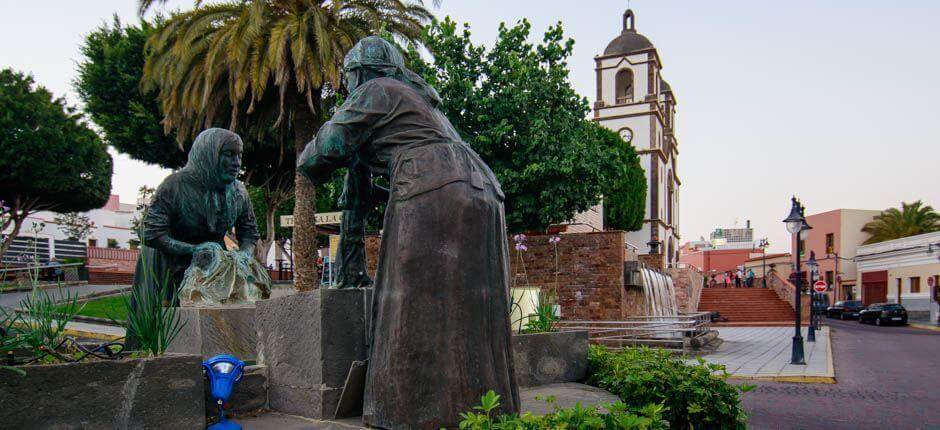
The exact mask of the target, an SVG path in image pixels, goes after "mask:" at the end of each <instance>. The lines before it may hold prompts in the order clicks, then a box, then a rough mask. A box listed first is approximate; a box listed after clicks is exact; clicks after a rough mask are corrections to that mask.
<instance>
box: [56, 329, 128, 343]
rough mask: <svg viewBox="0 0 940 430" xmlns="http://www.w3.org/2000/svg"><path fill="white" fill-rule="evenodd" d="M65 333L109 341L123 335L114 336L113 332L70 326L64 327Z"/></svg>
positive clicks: (121, 337) (120, 337)
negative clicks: (77, 328)
mask: <svg viewBox="0 0 940 430" xmlns="http://www.w3.org/2000/svg"><path fill="white" fill-rule="evenodd" d="M65 334H66V335H68V336H72V337H75V338H84V339H95V340H104V341H109V342H111V341H115V340H118V339H123V338H124V336H116V335H113V334H106V333H97V332H93V331H85V330H75V329H72V328H67V329H65Z"/></svg>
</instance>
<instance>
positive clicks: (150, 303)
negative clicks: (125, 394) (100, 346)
mask: <svg viewBox="0 0 940 430" xmlns="http://www.w3.org/2000/svg"><path fill="white" fill-rule="evenodd" d="M151 256H152V254H150V253H147V252H141V253H140V256H139V257H138V258H140V266H141V267H140V269H142V271H143V273H144V275H143V276H141V279H140V282H138V281H139V280H138V279H137V277H136V276H135V279H134V286H133V288H131V293H130V294H124V295H122V296H121V301H122V302H123V304H124V309H123V311H124V313H125V314H126V315H127V316H126V320H125V321H124V329H125V332H126V339H125V344H126V345H127V346H128V349H136V350H139V351H142V352H147V353H149V354H150V355H153V356H158V355H163V353H165V352H166V349H167V348H168V347H169V346H170V344H171V343H173V340H174V339H176V336H177V335H179V333H180V331H181V330H182V329H183V327H184V326H185V325H186V323H185V322H183V321H181V320H180V318H179V315H178V312H177V311H178V309H179V308H177V307H176V306H173V304H172V303H169V302H168V301H167V298H168V297H175V295H176V286H174V285H172V284H171V283H170V275H169V272H164V274H163V276H161V277H159V278H158V277H157V271H156V269H155V268H154V267H153V266H154V263H153V261H151ZM148 274H149V275H148ZM148 276H149V278H150V279H153V280H155V281H154V283H155V284H156V285H153V283H151V282H150V281H148V280H147V279H146V278H147V277H148ZM153 287H156V288H153ZM171 291H172V292H173V293H172V294H170V292H171ZM108 318H110V319H111V320H112V321H115V322H117V321H118V319H119V316H116V315H112V316H109V317H108Z"/></svg>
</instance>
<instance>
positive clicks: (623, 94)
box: [614, 69, 633, 105]
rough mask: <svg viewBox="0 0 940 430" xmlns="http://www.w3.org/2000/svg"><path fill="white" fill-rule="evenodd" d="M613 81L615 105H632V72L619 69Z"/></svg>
mask: <svg viewBox="0 0 940 430" xmlns="http://www.w3.org/2000/svg"><path fill="white" fill-rule="evenodd" d="M614 79H615V87H616V88H615V91H616V92H615V94H616V97H617V104H618V105H619V104H624V103H633V71H632V70H630V69H621V70H620V71H619V72H617V77H616V78H614Z"/></svg>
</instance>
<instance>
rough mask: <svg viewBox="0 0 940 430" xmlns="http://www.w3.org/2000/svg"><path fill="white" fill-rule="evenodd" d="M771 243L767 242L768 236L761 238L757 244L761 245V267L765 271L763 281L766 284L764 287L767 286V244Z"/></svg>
mask: <svg viewBox="0 0 940 430" xmlns="http://www.w3.org/2000/svg"><path fill="white" fill-rule="evenodd" d="M768 245H770V242H767V238H763V239H761V240H760V243H758V244H757V246H759V247H760V259H761V261H760V268H761V271H762V272H764V275H763V276H761V283H762V284H764V288H767V246H768Z"/></svg>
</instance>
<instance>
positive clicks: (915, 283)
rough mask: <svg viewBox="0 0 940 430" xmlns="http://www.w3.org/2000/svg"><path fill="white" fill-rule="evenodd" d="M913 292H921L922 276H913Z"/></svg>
mask: <svg viewBox="0 0 940 430" xmlns="http://www.w3.org/2000/svg"><path fill="white" fill-rule="evenodd" d="M911 292H912V293H919V292H920V276H914V277H912V278H911Z"/></svg>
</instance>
